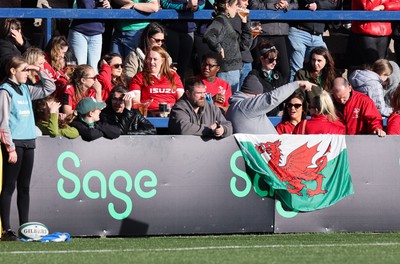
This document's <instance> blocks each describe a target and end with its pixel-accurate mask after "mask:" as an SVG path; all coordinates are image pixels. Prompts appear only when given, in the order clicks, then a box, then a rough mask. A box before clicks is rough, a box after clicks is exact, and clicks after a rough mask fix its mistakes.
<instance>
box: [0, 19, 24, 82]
mask: <svg viewBox="0 0 400 264" xmlns="http://www.w3.org/2000/svg"><path fill="white" fill-rule="evenodd" d="M29 47H30V44H29V42H28V41H27V40H26V39H25V37H24V36H23V34H22V26H21V22H20V21H19V20H17V19H15V18H5V19H2V20H1V22H0V54H1V56H0V81H2V80H4V79H5V78H6V72H5V66H6V64H7V62H8V61H9V60H10V59H11V58H12V57H14V56H21V54H22V53H24V52H25V51H26V50H27V49H28V48H29Z"/></svg>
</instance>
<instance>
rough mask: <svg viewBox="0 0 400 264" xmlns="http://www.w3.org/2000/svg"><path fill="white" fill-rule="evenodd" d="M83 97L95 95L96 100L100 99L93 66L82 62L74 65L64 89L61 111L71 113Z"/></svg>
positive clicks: (99, 87) (99, 90)
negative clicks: (74, 67) (69, 80)
mask: <svg viewBox="0 0 400 264" xmlns="http://www.w3.org/2000/svg"><path fill="white" fill-rule="evenodd" d="M85 97H95V98H96V100H97V101H99V102H100V101H102V97H101V84H100V83H99V82H98V81H97V76H96V75H95V73H94V70H93V68H92V67H90V66H89V65H87V64H82V65H79V66H78V67H76V69H75V71H74V73H73V75H72V78H71V83H70V84H68V85H67V88H66V89H65V92H64V95H63V101H62V112H63V113H64V114H66V115H70V114H72V113H73V111H74V110H75V108H76V105H77V104H78V102H79V101H80V100H82V99H83V98H85Z"/></svg>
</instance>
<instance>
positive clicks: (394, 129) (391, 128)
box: [387, 113, 400, 135]
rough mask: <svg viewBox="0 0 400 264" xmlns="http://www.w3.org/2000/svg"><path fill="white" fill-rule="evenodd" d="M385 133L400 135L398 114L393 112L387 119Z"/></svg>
mask: <svg viewBox="0 0 400 264" xmlns="http://www.w3.org/2000/svg"><path fill="white" fill-rule="evenodd" d="M387 134H388V135H400V114H398V113H393V114H391V115H390V117H389V119H388V121H387Z"/></svg>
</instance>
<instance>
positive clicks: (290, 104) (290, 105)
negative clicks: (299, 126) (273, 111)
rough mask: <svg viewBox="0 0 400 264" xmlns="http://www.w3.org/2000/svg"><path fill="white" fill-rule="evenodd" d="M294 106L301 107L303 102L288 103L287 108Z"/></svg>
mask: <svg viewBox="0 0 400 264" xmlns="http://www.w3.org/2000/svg"><path fill="white" fill-rule="evenodd" d="M293 106H294V108H296V109H299V108H300V106H302V104H292V103H288V104H287V105H286V107H287V108H292V107H293Z"/></svg>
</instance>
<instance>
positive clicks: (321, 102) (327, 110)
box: [313, 91, 339, 122]
mask: <svg viewBox="0 0 400 264" xmlns="http://www.w3.org/2000/svg"><path fill="white" fill-rule="evenodd" d="M313 106H314V107H315V108H316V109H317V110H318V111H317V112H318V114H320V115H325V116H328V119H329V121H331V122H334V121H336V120H339V117H338V116H337V115H336V110H335V106H334V104H333V101H332V98H331V96H330V94H329V93H328V92H327V91H322V92H321V94H320V95H319V96H315V97H314V98H313Z"/></svg>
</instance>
